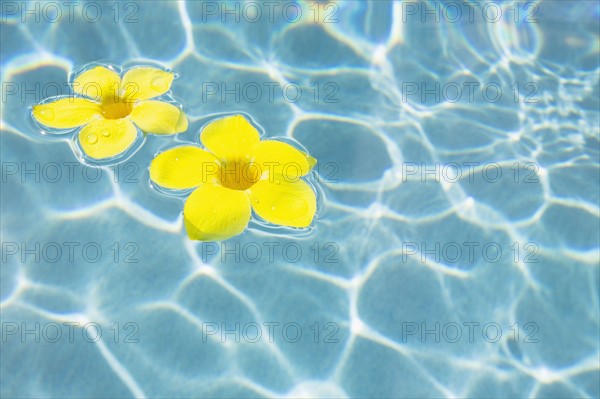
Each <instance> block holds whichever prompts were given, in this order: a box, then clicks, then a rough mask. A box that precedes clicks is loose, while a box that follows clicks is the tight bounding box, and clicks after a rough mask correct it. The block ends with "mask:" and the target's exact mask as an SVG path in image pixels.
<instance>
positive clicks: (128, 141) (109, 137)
mask: <svg viewBox="0 0 600 399" xmlns="http://www.w3.org/2000/svg"><path fill="white" fill-rule="evenodd" d="M136 139H137V129H136V128H135V126H134V125H133V123H131V121H129V120H127V119H99V120H97V121H94V122H92V123H90V124H89V125H87V126H85V127H83V129H81V131H80V132H79V143H80V144H81V148H82V149H83V151H84V152H85V153H86V154H87V155H88V156H89V157H91V158H95V159H104V158H112V157H114V156H117V155H119V154H121V153H123V152H125V151H126V150H127V149H128V148H129V147H131V145H132V144H133V143H134V142H135V140H136Z"/></svg>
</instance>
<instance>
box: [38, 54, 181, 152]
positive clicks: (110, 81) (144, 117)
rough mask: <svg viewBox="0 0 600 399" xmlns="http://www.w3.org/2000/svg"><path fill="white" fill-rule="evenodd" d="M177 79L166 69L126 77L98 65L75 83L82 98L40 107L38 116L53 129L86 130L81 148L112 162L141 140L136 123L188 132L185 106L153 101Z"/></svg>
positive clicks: (153, 129) (163, 131) (160, 131)
mask: <svg viewBox="0 0 600 399" xmlns="http://www.w3.org/2000/svg"><path fill="white" fill-rule="evenodd" d="M173 77H174V75H173V73H171V72H167V71H163V70H161V69H157V68H151V67H135V68H132V69H129V70H128V71H127V72H126V73H125V74H124V75H123V78H121V77H120V76H119V74H118V73H117V72H115V71H114V70H112V69H109V68H107V67H104V66H96V67H94V68H92V69H89V70H87V71H84V72H83V73H81V74H79V75H78V76H77V77H76V78H75V80H74V81H73V84H72V87H73V91H74V92H75V93H77V94H78V95H80V96H81V97H74V96H63V97H59V98H56V99H53V101H51V102H47V103H42V104H38V105H35V106H34V107H33V112H32V114H33V117H34V118H35V120H36V121H37V122H39V123H40V124H42V125H44V126H47V127H50V128H53V129H61V130H70V129H73V128H77V127H80V126H84V127H83V128H82V129H81V130H80V131H79V135H78V137H79V144H80V147H81V149H82V150H83V151H84V152H85V153H86V154H87V155H88V156H89V157H91V158H94V159H98V160H101V159H106V158H112V157H115V156H117V155H119V154H122V153H123V152H125V151H126V150H127V149H129V148H130V147H131V146H132V145H133V143H134V142H135V141H136V139H137V137H138V131H137V129H136V125H137V127H138V128H140V129H141V130H142V131H143V132H147V133H155V134H175V133H180V132H183V131H185V130H186V129H187V126H188V121H187V117H186V116H185V114H184V112H183V111H182V110H181V109H180V108H179V107H177V106H175V105H173V104H169V103H166V102H163V101H156V100H151V99H152V98H154V97H158V96H160V95H163V94H165V93H166V92H167V91H169V89H170V88H171V83H172V82H173ZM134 124H135V125H134Z"/></svg>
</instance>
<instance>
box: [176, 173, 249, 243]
mask: <svg viewBox="0 0 600 399" xmlns="http://www.w3.org/2000/svg"><path fill="white" fill-rule="evenodd" d="M250 215H251V207H250V198H248V195H247V194H246V193H245V192H244V191H238V190H231V189H228V188H225V187H223V186H220V185H217V184H204V185H202V186H200V187H198V188H197V189H196V190H194V192H193V193H192V194H191V195H190V196H189V198H188V199H187V201H186V202H185V206H184V208H183V219H184V222H185V229H186V230H187V234H188V237H189V238H190V239H192V240H200V241H220V240H226V239H228V238H231V237H233V236H236V235H238V234H240V233H242V232H243V231H244V229H245V228H246V226H248V222H249V221H250Z"/></svg>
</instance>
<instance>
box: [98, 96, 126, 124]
mask: <svg viewBox="0 0 600 399" xmlns="http://www.w3.org/2000/svg"><path fill="white" fill-rule="evenodd" d="M132 109H133V103H132V102H131V101H127V100H125V99H123V98H120V97H117V98H115V97H113V96H109V98H105V99H103V100H102V115H104V117H105V118H106V119H121V118H125V117H126V116H127V115H129V114H130V113H131V110H132Z"/></svg>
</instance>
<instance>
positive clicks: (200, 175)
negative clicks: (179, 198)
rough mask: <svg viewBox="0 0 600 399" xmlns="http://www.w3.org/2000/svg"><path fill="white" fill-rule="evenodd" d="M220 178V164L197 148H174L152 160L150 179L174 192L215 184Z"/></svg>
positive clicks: (212, 156) (207, 153)
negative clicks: (205, 184)
mask: <svg viewBox="0 0 600 399" xmlns="http://www.w3.org/2000/svg"><path fill="white" fill-rule="evenodd" d="M218 178H219V163H218V162H217V159H216V158H215V157H214V155H212V154H211V153H209V152H207V151H204V150H203V149H201V148H198V147H196V146H191V145H187V146H181V147H177V148H172V149H170V150H167V151H165V152H163V153H161V154H159V155H158V156H157V157H156V158H154V159H153V160H152V162H151V163H150V179H152V181H153V182H155V183H156V184H158V185H159V186H161V187H165V188H170V189H174V190H183V189H187V188H194V187H198V186H200V185H201V184H203V183H214V182H216V181H218Z"/></svg>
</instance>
